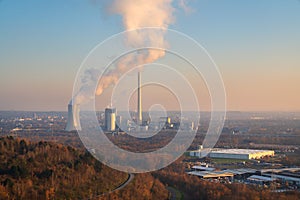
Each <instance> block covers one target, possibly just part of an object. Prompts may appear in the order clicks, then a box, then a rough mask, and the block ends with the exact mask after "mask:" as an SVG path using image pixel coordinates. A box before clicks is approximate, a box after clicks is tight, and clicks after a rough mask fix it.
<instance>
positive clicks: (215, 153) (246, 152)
mask: <svg viewBox="0 0 300 200" xmlns="http://www.w3.org/2000/svg"><path fill="white" fill-rule="evenodd" d="M274 154H275V152H274V151H272V150H256V149H214V150H212V151H211V152H210V153H209V157H211V158H228V159H243V160H250V159H260V158H263V157H266V156H274Z"/></svg>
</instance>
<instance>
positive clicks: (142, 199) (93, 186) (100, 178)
mask: <svg viewBox="0 0 300 200" xmlns="http://www.w3.org/2000/svg"><path fill="white" fill-rule="evenodd" d="M0 159H1V162H0V199H8V200H10V199H25V200H26V199H30V200H31V199H33V200H35V199H38V200H43V199H47V200H48V199H49V200H50V199H101V200H113V199H114V200H119V199H120V200H121V199H123V200H151V199H153V200H164V199H170V193H169V191H168V189H167V186H169V187H172V188H175V189H176V190H178V191H179V192H180V193H181V194H182V197H183V199H187V200H194V199H195V200H202V199H203V200H206V199H207V200H208V199H225V200H226V199H241V200H243V199H245V200H256V199H265V200H268V199H283V200H285V199H289V200H290V199H292V200H293V199H295V200H296V199H300V194H299V192H288V193H272V192H271V191H269V190H265V189H260V188H257V187H253V186H247V185H245V184H238V183H235V184H222V183H214V182H209V181H204V180H201V179H199V178H198V177H195V176H189V175H187V174H186V173H185V168H184V165H183V164H182V162H183V159H184V158H183V157H182V158H180V159H178V160H177V161H176V162H175V163H173V164H171V165H170V166H168V167H166V168H164V169H161V170H159V171H156V172H152V173H143V174H136V175H135V176H134V179H133V181H131V182H130V183H129V184H128V185H127V186H126V187H125V188H123V189H121V190H117V191H114V192H110V191H113V190H114V189H115V188H117V187H118V186H120V185H122V184H123V183H124V182H125V181H126V180H127V179H128V174H126V173H124V172H120V171H117V170H114V169H111V168H109V167H107V166H105V165H103V164H101V163H100V162H99V161H97V160H96V159H95V158H93V157H92V156H91V155H90V154H89V153H88V152H87V151H85V150H83V149H81V148H80V149H76V148H74V147H71V146H66V145H62V144H58V143H53V142H45V141H40V142H30V141H27V140H25V139H20V138H13V137H11V136H6V137H2V138H0Z"/></svg>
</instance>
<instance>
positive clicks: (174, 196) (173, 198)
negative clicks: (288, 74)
mask: <svg viewBox="0 0 300 200" xmlns="http://www.w3.org/2000/svg"><path fill="white" fill-rule="evenodd" d="M167 190H168V191H169V192H170V193H171V197H170V200H177V199H178V198H179V197H177V191H176V190H175V189H174V188H172V187H167Z"/></svg>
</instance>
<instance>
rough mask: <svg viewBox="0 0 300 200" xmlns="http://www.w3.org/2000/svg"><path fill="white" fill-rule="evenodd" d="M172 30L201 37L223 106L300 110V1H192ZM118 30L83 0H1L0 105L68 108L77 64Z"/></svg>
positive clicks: (117, 24) (114, 22) (8, 107)
mask: <svg viewBox="0 0 300 200" xmlns="http://www.w3.org/2000/svg"><path fill="white" fill-rule="evenodd" d="M189 5H190V6H191V7H192V8H193V10H194V11H193V12H192V13H188V14H187V13H184V12H183V11H182V10H179V9H178V11H177V12H176V13H175V16H176V23H175V24H173V25H171V27H170V28H172V29H175V30H178V31H181V32H183V33H186V34H188V35H189V36H191V37H193V38H194V39H196V40H197V41H198V42H199V43H201V44H202V45H203V46H204V47H205V48H206V49H207V50H208V51H209V52H210V54H211V56H212V57H213V58H214V60H215V61H216V63H217V64H218V66H219V68H220V71H221V73H222V75H223V78H224V82H225V87H226V91H227V96H228V108H229V110H250V111H252V110H253V111H254V110H282V111H296V110H297V111H300V92H299V85H300V57H299V54H300V1H298V0H263V1H262V0H251V1H250V0H249V1H241V0H226V1H224V0H199V1H197V0H191V1H190V2H189ZM120 31H123V26H122V23H121V19H120V17H119V16H114V15H108V14H107V13H105V12H104V10H103V9H101V6H100V5H99V4H97V3H96V4H95V3H92V2H91V1H88V0H80V1H79V0H51V1H45V0H22V1H21V0H2V1H0V69H1V74H0V92H1V97H0V110H11V109H14V110H66V104H67V103H68V101H69V99H70V97H71V95H72V86H73V81H74V79H75V75H76V72H77V70H78V68H79V66H80V63H81V62H82V60H83V59H84V57H85V56H86V55H87V54H88V52H89V51H90V50H91V49H92V48H93V47H94V46H95V45H97V44H98V43H99V42H101V41H103V40H104V39H106V38H107V37H109V36H110V35H112V34H115V33H118V32H120Z"/></svg>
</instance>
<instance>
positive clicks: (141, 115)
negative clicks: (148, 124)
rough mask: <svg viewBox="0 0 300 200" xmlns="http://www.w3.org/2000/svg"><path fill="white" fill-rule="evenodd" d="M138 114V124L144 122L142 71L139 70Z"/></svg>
mask: <svg viewBox="0 0 300 200" xmlns="http://www.w3.org/2000/svg"><path fill="white" fill-rule="evenodd" d="M137 104H138V105H137V112H138V113H137V114H138V120H137V122H138V125H142V123H143V113H142V88H141V72H140V71H139V72H138V103H137Z"/></svg>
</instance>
